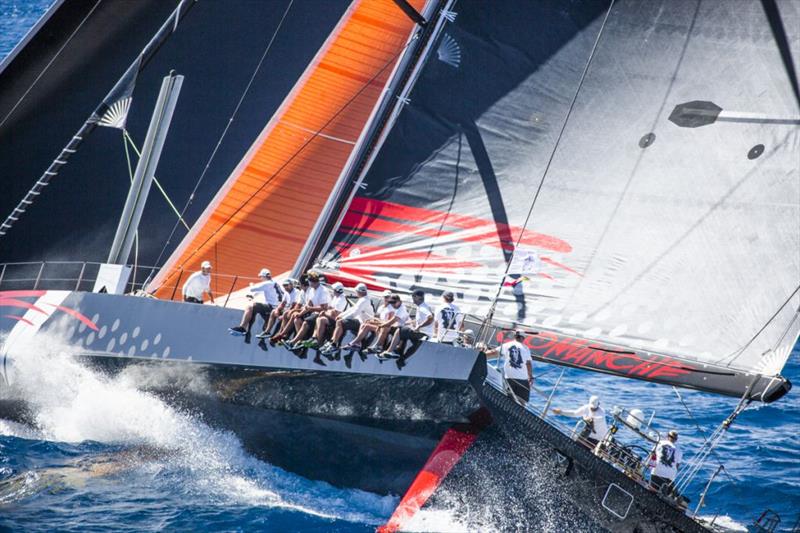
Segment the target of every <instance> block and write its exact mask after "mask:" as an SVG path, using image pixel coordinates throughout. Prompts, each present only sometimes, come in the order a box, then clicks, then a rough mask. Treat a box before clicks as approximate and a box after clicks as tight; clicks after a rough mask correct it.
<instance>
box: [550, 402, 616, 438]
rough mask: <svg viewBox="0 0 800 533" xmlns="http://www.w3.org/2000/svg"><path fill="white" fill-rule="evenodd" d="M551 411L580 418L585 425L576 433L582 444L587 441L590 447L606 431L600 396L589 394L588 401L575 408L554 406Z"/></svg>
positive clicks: (604, 414) (604, 413)
mask: <svg viewBox="0 0 800 533" xmlns="http://www.w3.org/2000/svg"><path fill="white" fill-rule="evenodd" d="M553 413H554V414H557V415H563V416H571V417H573V418H580V419H582V420H583V423H584V424H585V426H584V428H583V430H582V431H581V433H580V434H579V435H578V440H579V441H580V442H583V443H584V444H586V443H588V444H589V445H590V447H591V448H594V447H595V446H597V443H598V442H600V440H601V439H603V438H604V437H605V436H606V433H608V424H606V412H605V410H604V409H603V408H602V407H600V398H599V397H597V396H591V397H590V398H589V403H587V404H586V405H581V406H580V407H578V408H577V409H558V408H554V409H553Z"/></svg>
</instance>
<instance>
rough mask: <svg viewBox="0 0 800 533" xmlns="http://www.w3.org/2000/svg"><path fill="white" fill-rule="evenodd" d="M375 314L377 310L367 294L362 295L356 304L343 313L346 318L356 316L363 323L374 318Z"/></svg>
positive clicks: (342, 315)
mask: <svg viewBox="0 0 800 533" xmlns="http://www.w3.org/2000/svg"><path fill="white" fill-rule="evenodd" d="M374 315H375V311H374V310H373V309H372V303H371V302H370V301H369V298H367V297H366V296H362V297H361V298H359V299H358V301H357V302H356V304H355V305H354V306H353V307H351V308H350V309H348V310H347V311H345V312H344V313H342V314H341V317H342V318H343V319H344V318H355V319H356V320H358V321H359V322H361V323H362V324H363V323H364V322H365V321H367V320H369V319H370V318H372V317H373V316H374Z"/></svg>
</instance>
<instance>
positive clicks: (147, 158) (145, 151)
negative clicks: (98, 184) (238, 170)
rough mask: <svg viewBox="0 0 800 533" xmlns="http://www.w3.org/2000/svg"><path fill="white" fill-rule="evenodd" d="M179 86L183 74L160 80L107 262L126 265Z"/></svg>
mask: <svg viewBox="0 0 800 533" xmlns="http://www.w3.org/2000/svg"><path fill="white" fill-rule="evenodd" d="M182 85H183V76H178V75H175V73H174V72H170V74H169V75H168V76H166V77H165V78H164V81H163V82H162V83H161V91H160V92H159V94H158V99H157V100H156V106H155V109H153V118H152V119H151V120H150V127H149V128H148V130H147V136H146V137H145V140H144V146H143V147H142V155H141V157H140V158H139V163H138V164H137V165H136V173H135V174H134V176H133V182H132V183H131V188H130V191H129V192H128V198H127V200H126V201H125V207H124V208H123V210H122V215H121V216H120V219H119V225H118V226H117V233H116V235H114V242H113V243H112V244H111V251H110V252H109V254H108V262H109V263H112V264H114V263H115V264H125V263H127V262H128V257H129V256H130V254H131V248H132V246H133V239H134V237H135V235H136V231H137V229H138V228H139V221H140V220H141V219H142V212H143V211H144V206H145V203H146V202H147V196H148V194H149V193H150V186H151V185H152V184H153V176H154V175H155V172H156V167H157V166H158V160H159V159H160V157H161V150H162V149H163V148H164V141H165V140H166V138H167V132H168V131H169V126H170V123H171V122H172V114H173V112H174V111H175V105H176V104H177V103H178V96H179V95H180V92H181V86H182Z"/></svg>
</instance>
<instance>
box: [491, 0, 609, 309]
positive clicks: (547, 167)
mask: <svg viewBox="0 0 800 533" xmlns="http://www.w3.org/2000/svg"><path fill="white" fill-rule="evenodd" d="M614 2H615V0H611V3H610V4H609V5H608V10H607V11H606V14H605V17H603V23H602V24H601V25H600V31H598V32H597V37H596V38H595V40H594V44H593V45H592V50H591V51H590V52H589V58H588V59H587V61H586V65H585V66H584V67H583V72H582V73H581V78H580V80H579V81H578V87H577V88H576V89H575V94H574V95H572V101H571V102H570V104H569V108H568V109H567V114H566V115H565V117H564V122H563V123H562V124H561V130H560V131H559V132H558V137H556V142H555V144H554V145H553V150H552V151H551V152H550V157H549V158H548V159H547V164H546V165H545V168H544V172H542V179H541V180H539V185H538V186H537V187H536V193H535V194H534V195H533V201H532V202H531V207H530V209H528V214H527V215H526V217H525V222H524V223H523V225H522V231H520V232H519V237H517V242H516V243H514V249H513V250H512V251H511V257H509V260H508V263H506V268H505V271H504V272H503V275H502V276H501V278H500V283H499V284H498V287H497V293H496V294H495V297H494V299H493V300H492V306H491V308H490V309H489V312H488V313H487V315H486V321H485V322H484V324H487V323H488V322H490V321H491V320H492V318H493V316H494V311H495V307H496V305H497V300H498V299H499V298H500V294H501V293H502V291H503V283H504V282H505V279H506V276H508V271H509V270H510V269H511V264H512V263H513V261H514V255H515V254H516V252H517V248H518V247H519V243H520V242H521V241H522V236H523V235H524V234H525V228H527V227H528V222H529V221H530V219H531V216H532V215H533V208H534V206H535V205H536V200H538V199H539V194H540V193H541V192H542V186H543V185H544V181H545V179H546V178H547V173H548V172H549V171H550V165H551V164H552V163H553V160H554V159H555V155H556V151H557V150H558V146H559V144H560V143H561V137H563V136H564V131H565V130H566V129H567V124H568V123H569V119H570V116H571V115H572V111H573V109H574V108H575V103H576V102H577V101H578V95H579V94H580V92H581V87H583V82H584V81H585V80H586V74H587V73H588V72H589V66H590V65H591V64H592V60H593V59H594V54H595V52H596V51H597V47H598V45H599V44H600V38H601V37H602V36H603V31H604V30H605V27H606V23H607V22H608V18H609V16H610V15H611V10H612V9H613V8H614Z"/></svg>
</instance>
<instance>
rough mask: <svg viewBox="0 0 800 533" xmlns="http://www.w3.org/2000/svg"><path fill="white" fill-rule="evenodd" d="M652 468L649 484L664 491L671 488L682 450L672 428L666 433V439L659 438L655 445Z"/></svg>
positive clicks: (676, 473) (680, 460) (676, 433)
mask: <svg viewBox="0 0 800 533" xmlns="http://www.w3.org/2000/svg"><path fill="white" fill-rule="evenodd" d="M653 453H654V455H655V457H652V458H651V459H654V460H655V464H654V465H653V469H652V470H651V471H650V486H652V487H653V488H654V489H656V490H658V491H660V492H664V491H671V490H672V489H673V482H674V481H675V476H677V475H678V467H679V466H680V464H681V462H683V452H681V449H680V447H678V432H677V431H675V430H674V429H673V430H672V431H670V432H669V433H668V434H667V438H666V439H661V440H660V441H659V443H658V445H657V446H656V449H655V452H653Z"/></svg>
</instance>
